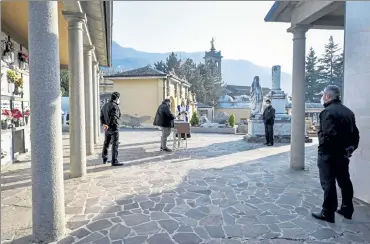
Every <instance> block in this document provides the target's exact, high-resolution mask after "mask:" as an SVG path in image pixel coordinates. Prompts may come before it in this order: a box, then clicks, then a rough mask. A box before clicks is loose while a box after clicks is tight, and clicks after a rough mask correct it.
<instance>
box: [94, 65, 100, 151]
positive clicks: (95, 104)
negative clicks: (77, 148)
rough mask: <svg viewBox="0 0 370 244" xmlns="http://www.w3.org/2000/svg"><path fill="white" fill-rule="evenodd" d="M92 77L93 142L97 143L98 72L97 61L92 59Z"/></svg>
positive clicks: (98, 126)
mask: <svg viewBox="0 0 370 244" xmlns="http://www.w3.org/2000/svg"><path fill="white" fill-rule="evenodd" d="M92 64H93V66H92V79H93V94H94V95H93V96H94V97H93V106H94V143H95V144H98V143H99V130H100V129H99V128H100V125H99V123H100V122H99V116H100V111H99V107H98V106H99V97H98V72H97V66H98V64H99V63H98V62H96V61H94V62H92Z"/></svg>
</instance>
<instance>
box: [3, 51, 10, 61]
mask: <svg viewBox="0 0 370 244" xmlns="http://www.w3.org/2000/svg"><path fill="white" fill-rule="evenodd" d="M2 59H3V61H4V62H5V63H7V64H9V63H10V61H11V60H10V54H9V52H7V53H4V55H3V57H2Z"/></svg>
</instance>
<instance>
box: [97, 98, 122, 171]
mask: <svg viewBox="0 0 370 244" xmlns="http://www.w3.org/2000/svg"><path fill="white" fill-rule="evenodd" d="M119 98H120V94H119V93H118V92H113V93H112V96H111V99H110V101H109V102H108V103H106V104H104V105H103V107H102V109H101V112H100V122H101V124H102V125H103V127H104V132H105V138H104V145H103V152H102V158H103V164H105V163H107V162H108V148H109V145H110V144H111V142H112V166H122V165H123V163H119V162H118V144H119V119H120V117H121V111H120V108H119V106H118V105H119V102H120V101H119Z"/></svg>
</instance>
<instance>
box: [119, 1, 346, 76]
mask: <svg viewBox="0 0 370 244" xmlns="http://www.w3.org/2000/svg"><path fill="white" fill-rule="evenodd" d="M272 4H273V2H272V1H268V2H267V1H253V2H252V1H237V2H231V1H227V2H226V1H225V2H219V1H208V2H196V1H192V2H169V1H163V2H153V1H151V2H144V1H135V2H134V1H132V2H131V1H120V2H117V1H115V2H114V22H113V39H114V40H115V41H117V42H118V43H119V44H120V45H121V46H123V47H132V48H135V49H137V50H140V51H147V52H170V51H186V52H195V51H205V50H208V49H209V48H210V40H211V38H212V37H214V38H215V47H216V49H219V50H221V51H222V55H223V56H224V58H228V59H246V60H249V61H251V62H253V63H255V64H258V65H262V66H267V67H269V66H272V65H276V64H280V65H281V66H282V70H284V71H286V72H289V73H291V67H292V34H290V33H287V31H286V30H287V28H288V27H289V24H283V23H266V22H264V20H263V19H264V17H265V16H266V14H267V12H268V11H269V9H270V7H271V6H272ZM330 35H333V37H334V40H335V41H336V42H339V43H340V46H342V45H343V31H328V30H310V31H309V32H308V33H307V42H306V45H307V46H306V47H307V50H308V49H309V47H311V46H312V47H313V48H314V49H315V50H316V52H317V53H318V54H321V53H322V52H323V50H324V44H326V43H327V41H328V39H329V37H330Z"/></svg>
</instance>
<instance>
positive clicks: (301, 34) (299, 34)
mask: <svg viewBox="0 0 370 244" xmlns="http://www.w3.org/2000/svg"><path fill="white" fill-rule="evenodd" d="M309 29H310V26H309V25H295V26H291V27H289V28H288V30H287V32H289V33H292V34H293V36H294V38H293V39H305V38H306V32H307V31H308V30H309Z"/></svg>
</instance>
